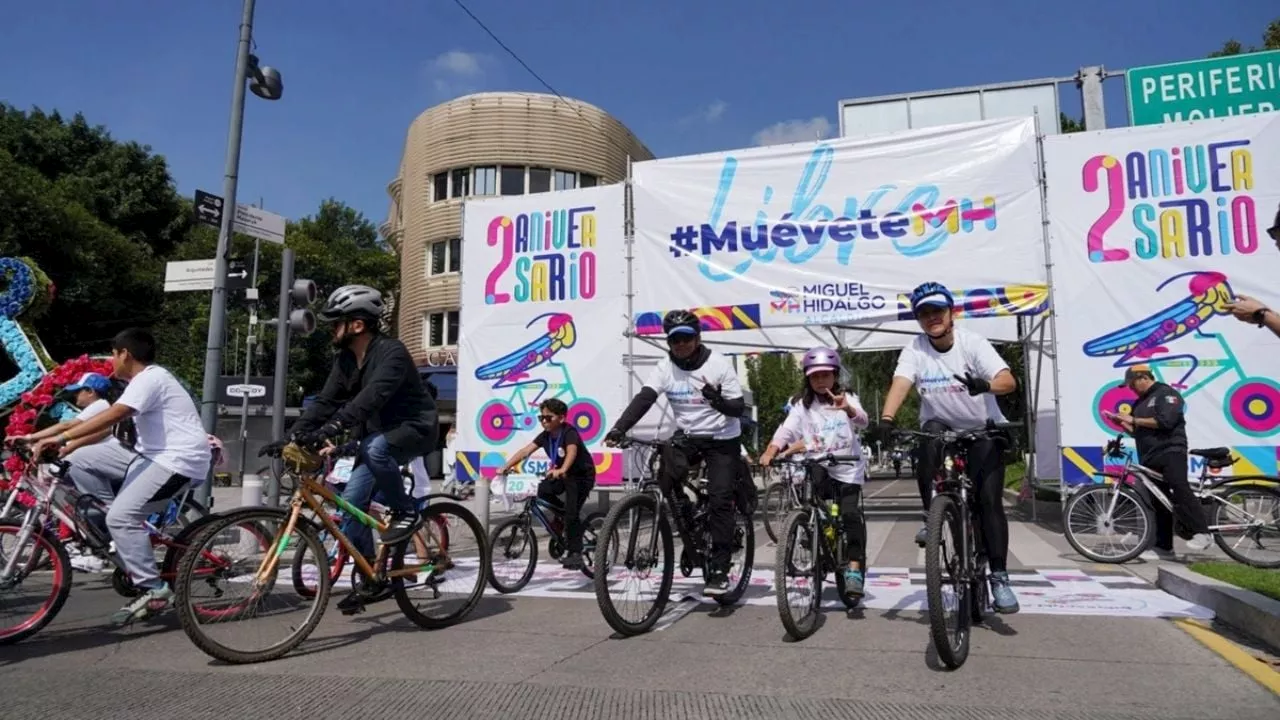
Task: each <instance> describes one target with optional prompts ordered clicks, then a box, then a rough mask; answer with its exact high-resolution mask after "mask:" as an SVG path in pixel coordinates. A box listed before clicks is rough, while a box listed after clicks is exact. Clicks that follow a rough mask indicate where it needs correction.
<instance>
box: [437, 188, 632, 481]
mask: <svg viewBox="0 0 1280 720" xmlns="http://www.w3.org/2000/svg"><path fill="white" fill-rule="evenodd" d="M624 202H625V196H624V190H623V186H621V185H611V186H604V187H595V188H584V189H580V190H567V191H562V192H553V193H540V194H536V195H521V196H518V197H501V198H489V199H477V200H468V201H467V202H466V205H465V209H464V214H463V233H462V234H463V238H462V246H463V263H464V272H463V273H462V310H461V323H462V327H461V331H460V336H461V337H460V338H459V348H458V417H459V418H460V419H462V420H460V422H459V423H458V446H459V448H460V451H459V453H458V465H457V468H458V473H459V476H460V477H461V478H463V479H464V480H466V479H475V478H477V477H479V476H482V475H483V476H484V477H492V475H493V473H494V472H496V471H497V470H498V469H499V468H500V467H501V466H502V465H503V463H505V462H506V458H507V457H508V456H509V455H510V454H511V453H513V452H515V451H516V450H518V449H519V448H521V447H523V446H524V445H526V444H528V443H529V442H530V441H532V440H533V439H534V438H535V437H536V436H537V435H538V433H539V432H541V427H540V425H539V421H538V414H539V413H538V405H539V403H541V402H542V401H543V400H546V399H548V398H558V399H560V400H562V401H563V402H564V403H565V405H567V406H568V409H569V416H568V422H569V423H570V424H571V425H572V426H573V427H575V428H577V430H578V432H579V433H580V434H581V435H582V439H583V440H584V441H585V442H586V443H587V445H588V448H589V449H590V450H592V453H593V456H594V458H595V461H596V472H597V480H596V482H597V485H609V484H617V483H619V482H621V456H620V455H619V454H618V453H617V452H616V451H606V450H605V448H604V447H603V445H602V442H603V440H604V434H605V432H606V431H607V430H608V428H609V426H610V425H612V424H613V421H614V419H615V417H616V413H619V412H621V411H622V408H623V407H624V406H625V404H626V402H627V400H628V398H627V397H626V395H625V384H626V371H625V369H624V366H623V364H622V356H623V351H624V349H625V347H626V345H625V343H624V342H623V341H622V340H623V333H624V331H625V330H626V325H627V323H626V310H627V306H626V296H625V294H624V293H625V291H626V249H625V242H624V235H623V233H624V228H623V217H624V207H623V203H624ZM547 464H548V461H547V459H546V458H545V456H544V455H542V454H541V453H539V454H538V455H535V456H534V457H533V458H531V459H530V460H528V461H526V462H525V464H524V466H523V467H522V468H520V471H521V472H523V473H527V474H541V473H543V472H545V471H546V470H547Z"/></svg>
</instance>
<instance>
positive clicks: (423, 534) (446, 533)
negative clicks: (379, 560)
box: [391, 502, 490, 630]
mask: <svg viewBox="0 0 1280 720" xmlns="http://www.w3.org/2000/svg"><path fill="white" fill-rule="evenodd" d="M410 550H412V551H413V554H412V555H410V554H409V551H410ZM489 550H490V548H489V543H488V541H487V540H486V539H485V536H484V529H483V528H481V527H480V521H479V520H478V519H477V518H476V516H475V515H474V514H473V513H472V512H471V511H470V510H468V509H466V508H465V507H463V506H461V505H458V504H456V503H450V502H442V503H432V504H431V505H429V506H428V507H427V509H426V510H423V511H422V529H421V530H419V531H418V533H417V534H416V535H415V539H413V540H406V541H405V542H403V543H400V544H399V545H397V546H396V547H394V548H392V550H391V571H392V573H393V574H394V577H393V578H392V580H391V587H392V590H393V591H394V593H395V597H396V604H397V605H399V606H400V612H402V613H404V616H405V617H407V618H409V620H411V621H412V622H413V623H414V624H415V625H417V626H418V627H421V628H426V629H427V630H438V629H440V628H446V627H449V626H450V625H456V624H457V623H459V622H462V620H463V618H465V617H466V616H467V615H469V614H471V611H472V610H475V609H476V606H477V605H479V604H480V598H481V597H482V596H483V595H484V585H485V577H486V574H487V570H488V568H489V564H490V557H489ZM423 554H425V557H423ZM406 571H412V572H406Z"/></svg>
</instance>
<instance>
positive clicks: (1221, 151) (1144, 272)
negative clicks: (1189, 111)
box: [1045, 114, 1280, 484]
mask: <svg viewBox="0 0 1280 720" xmlns="http://www.w3.org/2000/svg"><path fill="white" fill-rule="evenodd" d="M1045 165H1046V168H1047V170H1048V185H1049V218H1050V223H1051V234H1052V242H1051V245H1050V254H1051V257H1052V260H1053V263H1054V264H1053V284H1054V304H1055V306H1056V308H1057V334H1058V354H1057V357H1058V375H1059V380H1058V382H1059V392H1060V400H1061V423H1062V445H1063V451H1062V453H1063V456H1062V473H1063V474H1062V478H1063V482H1064V483H1068V484H1079V483H1087V482H1091V481H1092V479H1093V478H1092V473H1095V472H1097V471H1099V470H1101V469H1102V466H1103V463H1104V459H1103V455H1102V446H1103V445H1104V444H1105V441H1106V440H1107V439H1108V438H1109V437H1110V436H1113V435H1115V434H1116V433H1117V432H1119V430H1120V427H1119V426H1118V425H1117V424H1116V423H1115V422H1114V421H1113V420H1111V419H1109V418H1108V417H1107V416H1106V415H1105V414H1104V413H1107V412H1113V413H1127V412H1129V411H1130V410H1132V409H1133V406H1134V403H1135V401H1136V396H1135V395H1134V394H1133V392H1131V391H1130V390H1128V389H1126V388H1123V387H1121V383H1122V381H1123V377H1124V372H1125V369H1126V368H1128V367H1131V366H1134V365H1138V364H1146V365H1148V366H1150V368H1151V369H1152V371H1153V374H1154V376H1155V377H1156V378H1157V379H1158V380H1160V381H1161V382H1164V383H1167V384H1169V385H1171V386H1173V387H1174V388H1177V389H1178V391H1179V392H1180V393H1181V394H1182V396H1183V398H1184V400H1185V405H1184V407H1185V410H1186V419H1187V436H1188V440H1189V441H1190V444H1191V447H1192V448H1211V447H1230V448H1232V449H1233V450H1234V452H1235V454H1236V455H1237V456H1239V457H1240V458H1241V461H1240V462H1238V463H1236V464H1235V466H1234V467H1233V468H1231V470H1230V471H1229V472H1232V473H1234V474H1236V475H1242V474H1249V473H1259V472H1261V473H1266V474H1274V473H1275V472H1276V470H1277V463H1276V444H1277V440H1278V439H1280V384H1277V382H1276V379H1277V378H1280V340H1277V338H1276V337H1275V336H1273V335H1272V334H1271V333H1270V332H1268V331H1267V330H1263V329H1259V328H1257V327H1256V326H1254V325H1252V324H1250V323H1246V322H1240V321H1238V320H1236V319H1235V318H1234V317H1233V316H1232V314H1231V312H1230V310H1228V308H1227V303H1228V302H1229V301H1231V300H1232V298H1233V297H1234V296H1235V295H1237V294H1244V295H1249V296H1252V297H1256V298H1258V299H1259V300H1261V301H1263V302H1264V303H1267V302H1269V303H1272V305H1273V307H1274V306H1280V295H1278V293H1280V285H1277V283H1276V274H1277V270H1278V269H1280V250H1278V249H1277V247H1276V243H1274V242H1272V241H1271V240H1270V239H1269V238H1268V237H1267V227H1268V226H1269V225H1271V224H1272V222H1273V220H1272V218H1273V217H1274V216H1275V214H1276V205H1277V202H1280V115H1275V114H1264V115H1247V116H1243V117H1234V118H1223V119H1219V120H1204V121H1198V122H1191V123H1173V124H1167V125H1154V126H1145V127H1141V128H1123V129H1117V130H1108V131H1105V132H1096V133H1077V134H1069V135H1058V136H1054V137H1050V138H1047V139H1046V140H1045ZM1202 468H1203V460H1201V459H1199V458H1195V457H1193V458H1191V468H1190V469H1191V471H1192V472H1193V473H1195V474H1197V475H1198V474H1199V473H1200V471H1201V469H1202Z"/></svg>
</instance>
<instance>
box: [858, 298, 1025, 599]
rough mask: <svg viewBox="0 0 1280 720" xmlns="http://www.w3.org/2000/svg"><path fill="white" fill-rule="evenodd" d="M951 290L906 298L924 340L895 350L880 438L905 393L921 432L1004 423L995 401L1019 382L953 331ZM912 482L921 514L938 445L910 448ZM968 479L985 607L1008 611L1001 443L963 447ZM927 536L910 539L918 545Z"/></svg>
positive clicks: (975, 342)
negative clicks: (915, 397)
mask: <svg viewBox="0 0 1280 720" xmlns="http://www.w3.org/2000/svg"><path fill="white" fill-rule="evenodd" d="M954 307H955V299H954V298H953V297H952V295H951V291H950V290H947V288H945V287H943V286H942V285H939V284H938V283H934V282H927V283H924V284H923V285H921V286H919V287H917V288H916V289H915V290H913V291H912V292H911V309H912V311H913V312H914V313H915V316H916V321H917V322H919V323H920V329H921V330H923V331H924V334H922V335H919V336H917V337H916V338H915V340H913V341H912V342H911V344H909V345H907V346H906V347H904V348H902V352H901V353H900V354H899V355H898V367H897V369H895V370H894V372H893V384H892V385H891V386H890V387H889V393H888V395H887V396H886V397H885V400H884V412H883V414H882V416H881V419H880V427H879V428H878V429H879V431H880V435H881V436H882V437H883V438H888V437H889V436H891V434H892V431H893V419H894V416H895V415H896V414H897V412H898V409H899V408H900V407H902V402H903V401H904V400H906V399H907V393H908V392H910V391H911V388H912V387H915V389H916V392H918V393H919V394H920V423H921V430H923V431H924V432H940V431H943V430H948V429H950V430H971V429H974V428H980V427H983V426H984V425H986V423H987V421H988V420H991V421H994V422H997V423H1003V422H1005V418H1004V415H1003V414H1002V413H1001V412H1000V406H999V405H998V404H997V403H996V396H997V395H1007V394H1009V393H1011V392H1013V391H1014V390H1016V389H1017V387H1018V383H1017V381H1016V380H1015V379H1014V377H1013V373H1012V372H1010V371H1009V366H1008V364H1006V363H1005V361H1004V359H1002V358H1001V357H1000V354H999V353H997V352H996V349H995V348H994V347H993V346H992V345H991V343H990V342H989V341H988V340H987V339H986V338H984V337H982V336H981V335H978V334H977V333H974V332H970V331H968V330H965V329H964V328H961V327H956V326H955V322H954V318H953V316H952V314H953V310H954ZM917 453H918V454H917V458H916V464H915V469H916V483H917V485H918V486H919V490H920V501H921V503H922V504H923V505H924V512H925V516H926V517H927V516H928V513H929V501H930V500H931V499H932V497H933V480H934V476H935V475H936V474H937V471H938V466H939V464H940V463H941V460H942V458H941V455H942V447H941V444H940V443H938V442H936V441H928V440H924V441H922V442H920V443H918V444H917ZM968 462H969V476H970V477H971V478H972V479H973V481H974V484H975V486H976V488H977V493H978V500H979V508H980V510H981V514H982V518H981V523H982V536H983V540H984V543H985V545H986V550H987V560H988V562H989V563H990V564H991V565H990V566H991V595H992V605H993V606H994V607H995V609H996V612H1001V613H1015V612H1017V611H1018V598H1017V596H1016V595H1014V593H1013V589H1012V588H1010V587H1009V573H1008V572H1007V568H1006V563H1007V561H1008V555H1009V521H1008V519H1006V518H1005V514H1004V452H1003V448H1002V446H1001V443H999V442H997V441H995V440H991V439H983V440H979V441H977V442H976V443H974V444H973V446H972V447H971V448H970V449H969V456H968ZM926 534H927V531H926V529H925V528H923V527H922V528H921V529H920V532H918V533H916V544H918V545H920V546H923V545H924V544H925V536H926Z"/></svg>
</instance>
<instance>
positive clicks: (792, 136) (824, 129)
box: [751, 115, 831, 145]
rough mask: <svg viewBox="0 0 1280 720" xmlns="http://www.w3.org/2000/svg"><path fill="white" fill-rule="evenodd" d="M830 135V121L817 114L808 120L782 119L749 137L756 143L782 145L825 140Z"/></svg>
mask: <svg viewBox="0 0 1280 720" xmlns="http://www.w3.org/2000/svg"><path fill="white" fill-rule="evenodd" d="M830 136H831V121H830V120H828V119H826V118H825V117H823V116H821V115H819V116H817V117H814V118H809V119H808V120H783V121H782V122H779V123H774V124H772V125H770V126H769V127H767V128H765V129H763V130H761V131H760V132H757V133H756V134H755V135H753V136H752V137H751V139H752V141H753V142H755V144H756V145H782V144H785V143H794V142H812V141H814V140H825V139H826V138H828V137H830Z"/></svg>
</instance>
